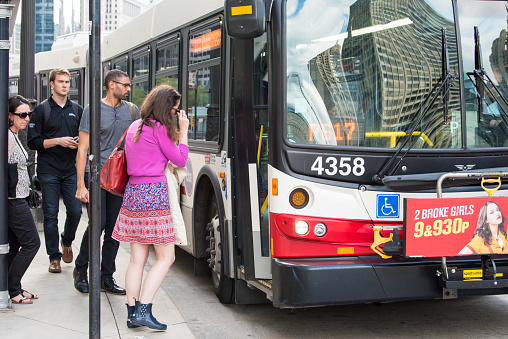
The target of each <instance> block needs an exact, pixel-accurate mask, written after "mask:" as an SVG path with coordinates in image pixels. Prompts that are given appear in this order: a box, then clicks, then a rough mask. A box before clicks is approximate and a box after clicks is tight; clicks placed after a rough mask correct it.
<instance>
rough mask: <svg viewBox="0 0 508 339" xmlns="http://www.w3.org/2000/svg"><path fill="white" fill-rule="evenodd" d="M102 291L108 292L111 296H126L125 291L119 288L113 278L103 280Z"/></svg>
mask: <svg viewBox="0 0 508 339" xmlns="http://www.w3.org/2000/svg"><path fill="white" fill-rule="evenodd" d="M101 291H102V292H108V293H111V294H120V295H124V294H125V289H124V288H121V287H120V286H118V285H117V284H116V282H115V279H113V277H110V278H103V279H102V280H101Z"/></svg>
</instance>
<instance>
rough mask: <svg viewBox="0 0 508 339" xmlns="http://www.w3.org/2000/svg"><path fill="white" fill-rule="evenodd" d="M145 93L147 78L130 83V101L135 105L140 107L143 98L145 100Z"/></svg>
mask: <svg viewBox="0 0 508 339" xmlns="http://www.w3.org/2000/svg"><path fill="white" fill-rule="evenodd" d="M147 94H148V80H147V81H141V82H138V83H133V84H132V89H131V98H132V100H131V101H132V102H133V103H134V104H135V105H136V106H138V107H141V104H142V103H143V100H145V97H146V95H147Z"/></svg>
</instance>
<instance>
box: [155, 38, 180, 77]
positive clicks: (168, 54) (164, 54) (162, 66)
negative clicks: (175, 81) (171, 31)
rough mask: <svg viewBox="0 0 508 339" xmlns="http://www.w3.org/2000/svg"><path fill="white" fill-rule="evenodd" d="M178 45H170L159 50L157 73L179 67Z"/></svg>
mask: <svg viewBox="0 0 508 339" xmlns="http://www.w3.org/2000/svg"><path fill="white" fill-rule="evenodd" d="M178 55H179V50H178V45H177V44H174V45H170V46H167V47H164V48H161V49H159V50H157V72H160V71H164V70H167V69H169V68H172V67H178Z"/></svg>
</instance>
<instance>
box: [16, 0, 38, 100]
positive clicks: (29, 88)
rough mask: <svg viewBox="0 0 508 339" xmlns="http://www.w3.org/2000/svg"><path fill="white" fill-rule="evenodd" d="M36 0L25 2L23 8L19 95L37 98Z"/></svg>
mask: <svg viewBox="0 0 508 339" xmlns="http://www.w3.org/2000/svg"><path fill="white" fill-rule="evenodd" d="M34 76H35V0H23V5H22V6H21V50H20V69H19V94H21V95H22V96H24V97H25V98H27V99H36V98H35V86H34V84H35V81H34Z"/></svg>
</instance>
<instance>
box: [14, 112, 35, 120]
mask: <svg viewBox="0 0 508 339" xmlns="http://www.w3.org/2000/svg"><path fill="white" fill-rule="evenodd" d="M32 113H33V112H19V113H12V114H14V115H17V116H18V117H20V118H21V119H25V118H26V117H30V116H32Z"/></svg>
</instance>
